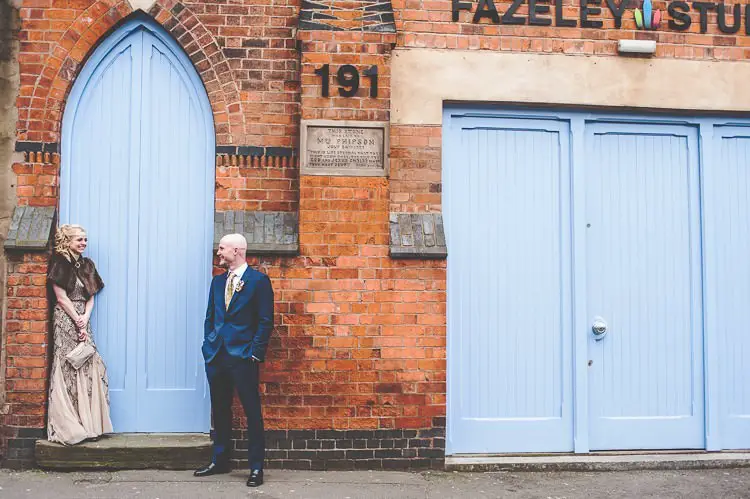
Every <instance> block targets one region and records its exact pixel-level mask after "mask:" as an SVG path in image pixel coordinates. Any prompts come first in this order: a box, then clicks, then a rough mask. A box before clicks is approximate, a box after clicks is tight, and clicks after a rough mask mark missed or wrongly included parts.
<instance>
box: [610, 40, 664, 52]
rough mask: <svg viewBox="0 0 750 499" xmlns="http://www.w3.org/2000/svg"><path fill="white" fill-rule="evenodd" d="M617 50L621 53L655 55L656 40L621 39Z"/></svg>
mask: <svg viewBox="0 0 750 499" xmlns="http://www.w3.org/2000/svg"><path fill="white" fill-rule="evenodd" d="M617 52H619V53H620V54H639V55H654V52H656V40H619V41H618V42H617Z"/></svg>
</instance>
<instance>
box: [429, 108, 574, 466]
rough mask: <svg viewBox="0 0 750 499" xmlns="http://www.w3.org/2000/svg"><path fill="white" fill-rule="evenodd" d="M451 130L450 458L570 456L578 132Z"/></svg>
mask: <svg viewBox="0 0 750 499" xmlns="http://www.w3.org/2000/svg"><path fill="white" fill-rule="evenodd" d="M446 124H447V127H448V130H449V131H448V133H446V134H445V144H444V154H445V157H446V161H445V162H444V170H443V185H444V204H445V210H444V213H445V216H446V218H445V228H446V237H447V241H448V246H449V251H448V289H449V292H448V308H447V315H448V350H449V352H450V353H449V355H448V397H449V400H448V414H449V416H448V439H447V452H448V453H449V454H458V453H469V452H471V453H474V452H540V451H548V452H549V451H571V450H573V415H572V414H573V411H572V396H571V392H572V380H571V373H572V368H571V345H572V342H571V338H572V320H571V319H572V318H571V309H572V297H571V286H570V281H571V265H570V261H571V256H570V246H571V241H570V226H569V225H570V217H569V216H561V213H564V214H567V213H569V211H570V165H569V157H570V153H569V135H570V130H569V127H568V124H567V123H565V122H562V121H559V120H539V119H518V118H471V117H469V118H463V117H451V116H450V115H449V116H447V117H446Z"/></svg>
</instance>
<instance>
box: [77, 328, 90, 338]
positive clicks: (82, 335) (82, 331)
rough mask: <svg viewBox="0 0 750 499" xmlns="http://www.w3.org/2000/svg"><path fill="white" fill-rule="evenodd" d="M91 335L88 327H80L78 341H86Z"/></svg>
mask: <svg viewBox="0 0 750 499" xmlns="http://www.w3.org/2000/svg"><path fill="white" fill-rule="evenodd" d="M88 337H89V335H88V333H87V332H86V327H85V326H84V327H83V328H80V329H78V341H86V340H87V339H88Z"/></svg>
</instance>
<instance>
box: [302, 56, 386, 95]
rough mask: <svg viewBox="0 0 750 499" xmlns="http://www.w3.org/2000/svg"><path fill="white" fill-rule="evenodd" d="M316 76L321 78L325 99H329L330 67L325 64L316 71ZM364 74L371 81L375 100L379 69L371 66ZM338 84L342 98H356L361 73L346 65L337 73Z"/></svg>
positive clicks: (371, 91)
mask: <svg viewBox="0 0 750 499" xmlns="http://www.w3.org/2000/svg"><path fill="white" fill-rule="evenodd" d="M315 74H316V75H318V76H320V83H321V85H322V87H323V91H322V94H323V97H328V86H329V74H330V67H329V65H328V64H323V65H322V66H321V67H319V68H318V69H316V70H315ZM362 74H363V75H364V76H365V77H366V78H369V79H370V97H372V98H373V99H374V98H375V97H377V96H378V67H377V66H371V67H369V68H368V69H365V70H364V71H363V72H362ZM336 82H337V83H338V84H339V95H340V96H341V97H354V96H355V95H357V91H358V90H359V71H358V70H357V68H355V67H354V66H352V65H351V64H344V65H343V66H341V67H340V68H339V70H338V71H337V72H336Z"/></svg>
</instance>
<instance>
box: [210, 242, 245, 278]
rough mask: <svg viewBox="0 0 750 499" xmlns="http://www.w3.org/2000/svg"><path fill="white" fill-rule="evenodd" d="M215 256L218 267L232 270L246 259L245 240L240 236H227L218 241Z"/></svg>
mask: <svg viewBox="0 0 750 499" xmlns="http://www.w3.org/2000/svg"><path fill="white" fill-rule="evenodd" d="M216 255H217V256H218V257H219V265H221V266H223V267H229V269H230V270H234V269H235V268H237V267H239V266H241V265H242V264H243V263H244V262H245V259H246V258H247V239H245V236H243V235H242V234H227V235H226V236H224V237H222V238H221V241H219V249H218V250H217V251H216Z"/></svg>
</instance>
